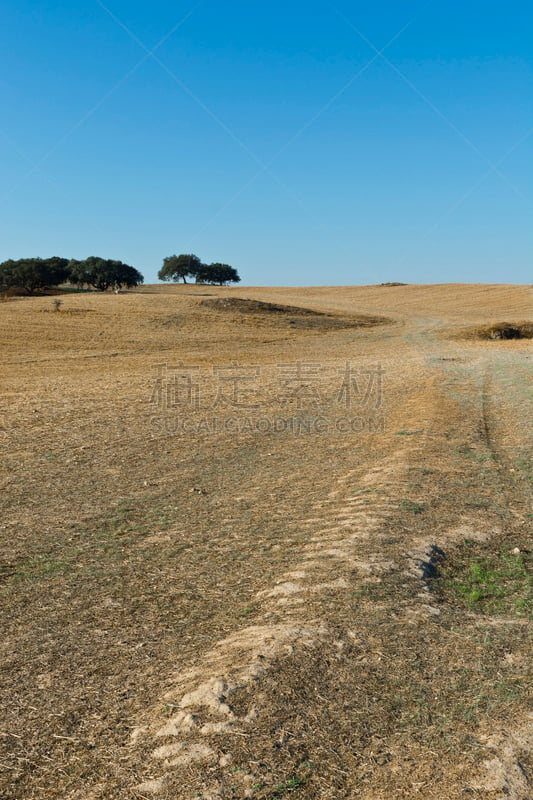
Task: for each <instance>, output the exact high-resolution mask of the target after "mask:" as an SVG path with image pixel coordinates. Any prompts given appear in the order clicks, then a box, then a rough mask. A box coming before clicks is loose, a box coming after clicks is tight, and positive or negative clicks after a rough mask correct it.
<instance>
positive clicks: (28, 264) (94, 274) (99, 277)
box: [0, 256, 144, 294]
mask: <svg viewBox="0 0 533 800" xmlns="http://www.w3.org/2000/svg"><path fill="white" fill-rule="evenodd" d="M67 282H68V283H71V284H75V285H77V286H80V287H84V286H85V287H93V288H94V289H97V290H98V291H100V292H105V291H107V290H108V289H121V288H128V289H129V288H132V287H134V286H138V285H139V284H141V283H143V282H144V278H143V276H142V275H141V273H140V272H139V271H138V270H136V269H135V267H130V266H129V265H128V264H124V263H123V262H122V261H114V260H113V259H109V258H98V257H97V256H90V257H89V258H86V259H84V260H83V261H76V260H75V259H68V258H59V257H58V256H54V257H53V258H19V259H18V260H16V261H14V260H13V259H9V260H8V261H3V262H2V263H1V264H0V291H7V290H8V289H19V290H22V291H25V292H27V294H33V293H34V292H35V291H37V290H38V289H41V290H42V289H52V288H54V287H57V286H59V285H60V284H62V283H67Z"/></svg>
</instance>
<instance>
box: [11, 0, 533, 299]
mask: <svg viewBox="0 0 533 800" xmlns="http://www.w3.org/2000/svg"><path fill="white" fill-rule="evenodd" d="M532 35H533V9H532V8H531V6H530V4H528V3H526V2H525V0H522V2H517V0H509V1H508V2H507V3H506V4H502V3H501V2H498V3H496V2H492V1H491V0H488V2H468V0H467V1H466V2H464V0H463V2H459V1H458V0H448V2H446V3H444V2H442V0H441V2H429V3H428V2H423V1H422V0H406V2H403V3H398V2H381V3H377V4H375V3H365V4H362V3H361V4H360V3H353V2H352V3H349V2H347V0H338V2H337V3H333V4H332V3H329V2H327V0H323V1H322V0H308V2H306V3H302V2H290V1H289V2H287V1H286V2H283V3H282V2H279V0H271V1H270V2H269V3H265V4H259V3H251V2H249V1H248V2H244V1H243V0H239V2H234V1H233V0H229V1H228V2H226V3H221V2H218V3H215V2H212V1H211V0H200V2H197V1H196V0H187V1H186V2H184V0H176V1H175V2H172V3H170V2H163V1H162V0H152V1H151V2H138V0H103V2H99V0H78V2H76V3H73V2H68V0H55V1H54V0H47V2H45V1H44V0H32V2H30V0H4V3H3V10H2V25H1V28H0V43H1V49H2V54H3V58H2V68H1V71H0V101H1V108H2V113H1V117H0V203H1V219H2V233H1V237H0V260H4V259H5V258H20V257H24V256H33V255H40V256H50V255H61V256H67V257H73V258H84V257H85V256H88V255H100V256H103V257H107V258H118V259H121V260H123V261H125V262H127V263H129V264H132V265H133V266H135V267H136V268H137V269H139V270H140V271H141V272H142V273H143V274H144V275H145V279H146V280H147V281H148V282H149V281H154V280H155V279H156V273H157V270H158V269H159V267H160V266H161V262H162V260H163V258H164V257H165V256H167V255H170V254H172V253H182V252H193V253H196V254H197V255H199V256H200V258H202V260H204V261H207V262H210V261H222V262H226V263H229V264H231V265H232V266H234V267H236V268H237V269H238V270H239V272H240V274H241V276H242V278H243V283H245V284H253V285H320V284H330V285H331V284H338V285H344V284H367V283H381V282H385V281H395V280H398V281H406V282H423V283H443V282H455V281H460V282H463V281H464V282H478V281H480V282H516V283H531V282H533V271H532V269H531V263H532V254H533V246H532V245H533V225H532V224H531V222H532V219H533V180H532V178H533V159H532V150H533V59H532V56H531V40H532ZM383 48H385V49H384V50H383Z"/></svg>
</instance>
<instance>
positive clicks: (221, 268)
mask: <svg viewBox="0 0 533 800" xmlns="http://www.w3.org/2000/svg"><path fill="white" fill-rule="evenodd" d="M240 280H241V279H240V277H239V273H238V272H237V270H236V269H234V267H230V265H229V264H220V263H219V262H215V263H214V264H202V266H201V268H200V270H199V271H198V273H197V275H196V282H197V283H210V284H215V283H216V284H218V285H219V286H225V285H226V284H228V283H239V282H240Z"/></svg>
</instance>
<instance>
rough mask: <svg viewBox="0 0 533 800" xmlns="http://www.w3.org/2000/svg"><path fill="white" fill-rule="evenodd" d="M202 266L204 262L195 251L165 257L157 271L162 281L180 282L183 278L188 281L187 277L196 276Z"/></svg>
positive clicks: (185, 281)
mask: <svg viewBox="0 0 533 800" xmlns="http://www.w3.org/2000/svg"><path fill="white" fill-rule="evenodd" d="M202 267H203V264H202V262H201V261H200V259H199V258H198V256H195V255H194V254H193V253H190V254H186V253H182V254H181V255H179V256H167V257H166V258H164V259H163V266H162V267H161V269H160V270H159V272H158V273H157V277H158V278H159V280H160V281H172V282H173V283H178V282H179V281H180V280H182V281H183V283H187V278H196V276H197V274H198V271H199V270H200V269H201V268H202Z"/></svg>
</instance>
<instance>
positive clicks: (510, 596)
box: [0, 285, 533, 800]
mask: <svg viewBox="0 0 533 800" xmlns="http://www.w3.org/2000/svg"><path fill="white" fill-rule="evenodd" d="M62 299H63V305H62V306H61V308H60V310H59V311H57V312H56V311H54V309H53V305H52V298H50V297H35V298H12V299H9V300H6V301H5V302H2V303H0V337H1V342H2V354H1V358H2V375H3V393H2V405H1V407H0V437H1V441H2V445H3V446H2V456H1V459H0V482H1V486H2V516H1V519H0V543H1V545H0V598H1V605H2V612H1V614H2V616H1V621H2V637H1V651H0V676H1V678H0V679H1V691H2V716H1V721H0V796H1V797H2V799H3V800H30V799H31V800H34V799H35V800H36V799H37V798H39V800H44V799H45V798H54V797H56V798H64V799H65V800H136V799H139V798H155V799H156V800H192V799H193V798H204V800H208V799H212V800H214V799H215V798H220V799H222V798H223V799H224V800H227V799H229V798H233V799H234V800H241V798H254V799H255V800H261V799H266V798H269V799H271V798H289V797H290V798H294V799H295V800H342V799H344V800H348V799H350V800H351V798H364V800H378V799H380V800H393V799H394V800H396V799H397V798H405V800H407V798H409V800H411V798H417V797H420V798H421V800H422V799H423V800H430V799H431V798H435V799H436V800H437V799H438V800H455V799H456V798H457V799H459V798H462V800H464V798H469V799H470V800H481V799H482V798H483V800H501V798H511V800H525V798H531V797H532V796H533V795H532V792H533V788H532V787H533V759H532V755H531V745H532V743H533V718H532V715H531V704H530V701H531V685H532V684H531V671H530V670H531V662H532V661H533V659H532V658H531V656H532V652H531V627H530V623H531V600H532V598H531V577H530V576H531V573H530V566H531V550H532V544H531V527H532V520H533V516H532V512H533V506H532V500H533V487H532V477H533V465H532V454H533V437H532V433H533V379H532V378H533V360H532V355H533V354H532V350H531V342H530V341H528V340H526V339H517V340H512V341H511V340H510V341H490V340H487V339H481V338H477V334H476V331H478V330H479V329H481V328H483V327H486V326H488V325H491V324H493V323H497V322H506V323H508V324H512V323H518V322H520V323H527V322H528V321H529V322H531V319H532V311H533V297H532V294H531V289H530V288H528V287H524V286H522V287H520V286H485V285H479V286H474V285H464V286H462V285H441V286H376V287H359V288H351V287H350V288H319V289H312V288H307V289H273V288H265V289H258V288H254V289H249V288H242V287H238V288H231V289H227V288H223V289H218V288H212V287H199V286H185V287H183V286H179V287H176V286H174V287H159V286H152V287H151V286H147V287H145V288H143V289H142V290H139V291H138V292H132V293H127V294H124V295H120V296H115V295H99V294H95V293H72V294H66V295H64V296H63V298H62ZM239 301H240V302H239ZM268 304H274V306H271V305H268ZM284 307H289V308H284ZM298 309H306V310H310V311H312V312H314V313H305V312H302V311H298Z"/></svg>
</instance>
